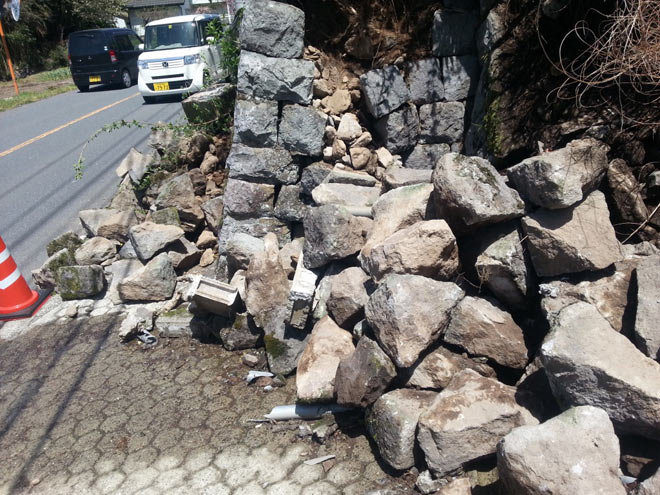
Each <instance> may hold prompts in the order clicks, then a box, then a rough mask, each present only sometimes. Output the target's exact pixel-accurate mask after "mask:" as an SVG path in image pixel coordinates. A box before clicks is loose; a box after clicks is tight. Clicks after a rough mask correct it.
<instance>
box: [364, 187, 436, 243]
mask: <svg viewBox="0 0 660 495" xmlns="http://www.w3.org/2000/svg"><path fill="white" fill-rule="evenodd" d="M432 192H433V185H431V184H419V185H415V186H405V187H399V188H397V189H393V190H391V191H388V192H386V193H385V194H383V195H381V196H380V197H379V198H378V201H376V203H374V206H373V207H372V209H371V211H372V213H373V217H374V222H373V228H372V230H371V234H370V235H369V238H368V239H367V243H366V244H365V246H364V248H363V249H362V255H363V256H369V254H370V253H371V248H372V247H373V246H374V245H376V244H379V243H380V242H382V241H384V240H385V239H387V238H388V237H389V236H391V235H392V234H394V233H395V232H397V231H398V230H401V229H404V228H406V227H408V226H410V225H413V224H415V223H417V222H419V221H421V220H426V219H428V218H429V217H430V216H431V215H430V214H429V202H430V199H431V193H432Z"/></svg>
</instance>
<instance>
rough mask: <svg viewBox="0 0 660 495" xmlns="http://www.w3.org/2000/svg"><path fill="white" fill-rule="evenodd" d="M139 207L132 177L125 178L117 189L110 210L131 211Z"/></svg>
mask: <svg viewBox="0 0 660 495" xmlns="http://www.w3.org/2000/svg"><path fill="white" fill-rule="evenodd" d="M138 206H139V202H138V199H137V196H136V195H135V190H134V189H133V182H132V181H131V178H130V177H124V179H123V180H122V181H121V183H120V184H119V187H118V188H117V192H116V193H115V195H114V196H113V197H112V201H111V202H110V208H112V209H115V210H130V209H131V208H137V207H138Z"/></svg>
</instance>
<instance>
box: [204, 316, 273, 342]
mask: <svg viewBox="0 0 660 495" xmlns="http://www.w3.org/2000/svg"><path fill="white" fill-rule="evenodd" d="M212 325H213V326H218V327H219V328H218V330H217V331H215V332H214V333H216V334H217V336H218V338H219V339H220V342H222V347H224V348H225V349H227V350H228V351H239V350H241V349H254V348H256V347H260V346H261V345H263V340H264V332H263V330H261V329H260V328H259V327H257V325H255V323H254V320H253V319H252V317H250V315H248V314H247V313H240V314H237V315H236V316H235V317H234V320H233V321H229V320H226V319H225V318H222V317H217V318H214V319H213V322H212Z"/></svg>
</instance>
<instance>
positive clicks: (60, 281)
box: [55, 265, 105, 301]
mask: <svg viewBox="0 0 660 495" xmlns="http://www.w3.org/2000/svg"><path fill="white" fill-rule="evenodd" d="M104 288H105V275H104V274H103V268H101V266H99V265H84V266H78V265H72V266H60V267H59V268H58V269H57V271H56V272H55V289H56V290H57V292H58V293H59V295H60V296H61V297H62V299H63V300H65V301H66V300H69V299H86V298H89V297H93V296H95V295H97V294H99V293H100V292H101V291H102V290H103V289H104Z"/></svg>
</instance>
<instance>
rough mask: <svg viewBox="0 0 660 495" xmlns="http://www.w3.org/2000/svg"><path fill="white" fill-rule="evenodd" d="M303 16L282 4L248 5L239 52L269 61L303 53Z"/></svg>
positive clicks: (256, 3) (289, 6)
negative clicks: (261, 55) (263, 57)
mask: <svg viewBox="0 0 660 495" xmlns="http://www.w3.org/2000/svg"><path fill="white" fill-rule="evenodd" d="M304 33H305V13H304V12H303V11H302V10H300V9H298V8H296V7H294V6H292V5H287V4H284V3H281V2H272V1H265V2H250V5H248V8H246V9H245V11H244V14H243V20H242V21H241V32H240V39H241V48H243V49H244V50H250V51H252V52H258V53H262V54H264V55H269V56H271V57H283V58H299V57H301V56H302V53H303V45H304V42H303V36H304Z"/></svg>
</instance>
